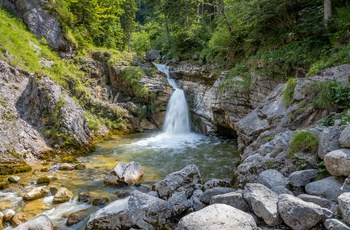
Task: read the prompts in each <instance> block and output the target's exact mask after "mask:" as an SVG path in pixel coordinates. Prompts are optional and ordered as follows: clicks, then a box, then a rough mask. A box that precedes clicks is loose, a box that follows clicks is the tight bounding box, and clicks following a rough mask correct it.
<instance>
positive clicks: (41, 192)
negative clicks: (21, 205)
mask: <svg viewBox="0 0 350 230" xmlns="http://www.w3.org/2000/svg"><path fill="white" fill-rule="evenodd" d="M48 194H49V191H48V190H47V189H45V188H44V187H37V188H34V189H32V190H30V191H29V192H28V193H27V194H25V195H24V197H23V199H24V200H35V199H39V198H42V197H45V196H47V195H48Z"/></svg>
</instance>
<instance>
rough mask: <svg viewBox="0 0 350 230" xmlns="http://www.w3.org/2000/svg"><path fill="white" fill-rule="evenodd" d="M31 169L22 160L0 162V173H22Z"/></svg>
mask: <svg viewBox="0 0 350 230" xmlns="http://www.w3.org/2000/svg"><path fill="white" fill-rule="evenodd" d="M31 170H32V167H30V166H29V165H27V164H26V163H24V162H23V163H7V164H6V163H5V164H0V175H9V174H16V173H23V172H29V171H31Z"/></svg>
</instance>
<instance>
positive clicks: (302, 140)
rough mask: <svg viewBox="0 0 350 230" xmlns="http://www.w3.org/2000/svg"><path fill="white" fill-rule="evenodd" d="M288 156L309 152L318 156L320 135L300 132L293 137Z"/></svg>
mask: <svg viewBox="0 0 350 230" xmlns="http://www.w3.org/2000/svg"><path fill="white" fill-rule="evenodd" d="M289 147H290V148H289V152H288V155H290V156H292V155H293V154H295V153H297V152H308V153H314V154H316V152H317V149H318V135H317V134H315V133H313V132H310V131H305V130H304V131H300V132H297V133H295V134H294V135H293V137H292V139H291V141H290V143H289Z"/></svg>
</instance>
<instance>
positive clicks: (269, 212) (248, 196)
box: [243, 184, 281, 226]
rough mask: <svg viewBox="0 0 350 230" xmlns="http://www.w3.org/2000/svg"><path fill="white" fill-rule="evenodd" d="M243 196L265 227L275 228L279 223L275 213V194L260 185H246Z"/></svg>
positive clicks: (276, 212) (278, 217) (277, 215)
mask: <svg viewBox="0 0 350 230" xmlns="http://www.w3.org/2000/svg"><path fill="white" fill-rule="evenodd" d="M243 196H244V199H245V200H246V201H247V202H248V203H249V205H250V206H251V207H252V209H253V211H254V213H255V214H256V215H257V216H258V217H261V218H263V219H264V221H265V223H266V224H267V225H269V226H276V225H278V224H280V223H281V218H280V216H279V214H278V211H277V202H278V195H277V194H276V193H275V192H273V191H272V190H270V189H269V188H267V187H266V186H265V185H262V184H246V186H245V187H244V192H243Z"/></svg>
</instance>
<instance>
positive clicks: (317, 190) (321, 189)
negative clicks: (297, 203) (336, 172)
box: [305, 176, 344, 201]
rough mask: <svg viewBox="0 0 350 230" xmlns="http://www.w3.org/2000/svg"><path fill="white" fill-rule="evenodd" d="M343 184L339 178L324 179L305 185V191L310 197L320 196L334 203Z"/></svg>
mask: <svg viewBox="0 0 350 230" xmlns="http://www.w3.org/2000/svg"><path fill="white" fill-rule="evenodd" d="M343 182H344V181H343V179H342V178H339V177H333V176H331V177H326V178H324V179H321V180H317V181H314V182H311V183H309V184H307V185H306V186H305V191H306V193H307V194H310V195H316V196H322V197H324V198H326V199H328V200H332V201H336V200H337V197H338V193H339V191H340V188H341V187H342V186H343Z"/></svg>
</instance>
